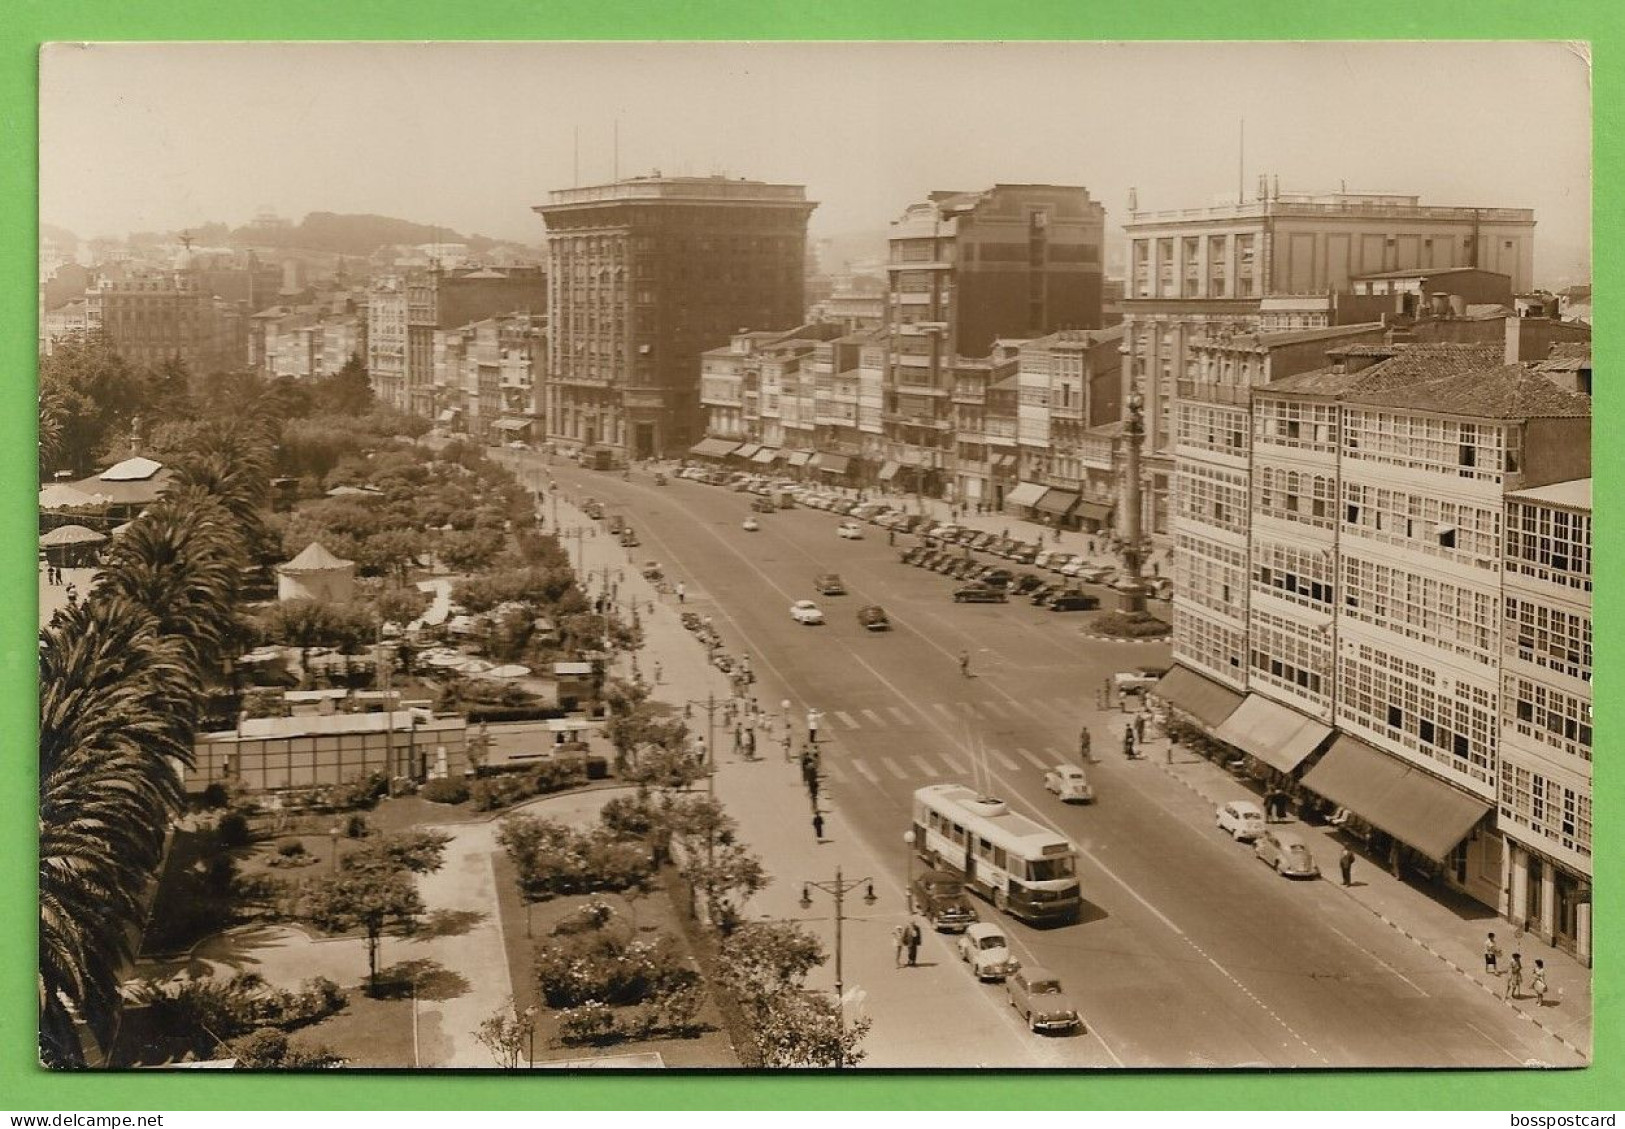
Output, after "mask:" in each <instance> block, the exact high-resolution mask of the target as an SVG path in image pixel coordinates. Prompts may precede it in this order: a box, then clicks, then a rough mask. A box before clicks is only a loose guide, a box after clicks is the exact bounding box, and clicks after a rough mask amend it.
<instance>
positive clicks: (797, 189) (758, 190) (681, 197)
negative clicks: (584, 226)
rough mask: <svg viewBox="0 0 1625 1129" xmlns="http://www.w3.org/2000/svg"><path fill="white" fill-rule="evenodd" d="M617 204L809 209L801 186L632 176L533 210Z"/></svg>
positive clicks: (553, 197)
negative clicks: (638, 202) (660, 202)
mask: <svg viewBox="0 0 1625 1129" xmlns="http://www.w3.org/2000/svg"><path fill="white" fill-rule="evenodd" d="M617 200H664V201H691V202H696V203H708V204H715V203H730V202H740V203H748V204H793V205H796V206H799V207H804V208H810V207H812V201H810V200H808V199H807V189H806V187H805V186H804V185H800V184H768V183H767V182H766V181H761V180H746V179H745V178H744V177H739V178H737V179H733V178H729V177H725V176H661V175H660V174H659V173H658V172H656V173H655V174H654V175H652V176H633V177H627V178H626V179H624V180H617V181H615V182H614V183H612V184H595V185H590V186H588V187H585V188H558V189H555V190H553V191H552V192H549V193H548V194H547V203H546V204H538V205H536V206H535V207H534V208H533V209H532V210H533V211H537V212H543V213H544V214H545V213H546V211H548V210H549V209H553V208H568V207H579V206H581V205H587V204H600V203H605V202H610V201H617Z"/></svg>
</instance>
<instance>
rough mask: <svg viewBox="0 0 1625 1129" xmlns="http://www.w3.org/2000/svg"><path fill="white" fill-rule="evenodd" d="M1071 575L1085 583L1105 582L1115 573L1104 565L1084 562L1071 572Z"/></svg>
mask: <svg viewBox="0 0 1625 1129" xmlns="http://www.w3.org/2000/svg"><path fill="white" fill-rule="evenodd" d="M1071 575H1072V576H1075V577H1077V578H1078V579H1079V580H1081V581H1083V582H1084V583H1085V584H1105V583H1107V582H1108V581H1110V580H1111V578H1112V577H1113V576H1114V575H1115V571H1114V570H1113V569H1110V568H1107V567H1106V566H1104V565H1087V564H1086V565H1084V566H1083V567H1082V568H1080V569H1078V570H1077V571H1076V572H1073V573H1072V574H1071Z"/></svg>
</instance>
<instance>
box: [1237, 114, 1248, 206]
mask: <svg viewBox="0 0 1625 1129" xmlns="http://www.w3.org/2000/svg"><path fill="white" fill-rule="evenodd" d="M1246 202H1247V119H1246V118H1242V119H1241V137H1240V139H1239V140H1238V141H1237V142H1236V203H1237V204H1245V203H1246Z"/></svg>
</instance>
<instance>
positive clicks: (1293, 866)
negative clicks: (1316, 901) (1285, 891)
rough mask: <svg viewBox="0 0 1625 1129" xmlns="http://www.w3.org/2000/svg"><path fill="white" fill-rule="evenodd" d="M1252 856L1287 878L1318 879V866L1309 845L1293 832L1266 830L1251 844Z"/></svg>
mask: <svg viewBox="0 0 1625 1129" xmlns="http://www.w3.org/2000/svg"><path fill="white" fill-rule="evenodd" d="M1253 856H1254V857H1255V858H1257V859H1259V860H1261V861H1263V862H1266V863H1268V864H1269V865H1270V866H1272V867H1274V868H1275V873H1277V874H1280V875H1283V876H1285V877H1288V878H1319V877H1320V866H1319V864H1317V863H1316V862H1315V856H1314V855H1313V854H1311V853H1310V852H1309V844H1308V843H1305V842H1304V841H1303V837H1302V836H1301V835H1298V834H1297V833H1296V832H1293V831H1276V830H1273V829H1268V830H1266V831H1265V832H1264V833H1263V834H1262V835H1260V836H1259V837H1258V839H1257V841H1256V842H1254V843H1253Z"/></svg>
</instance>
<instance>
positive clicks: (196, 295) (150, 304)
mask: <svg viewBox="0 0 1625 1129" xmlns="http://www.w3.org/2000/svg"><path fill="white" fill-rule="evenodd" d="M85 306H86V309H85V321H86V324H88V325H89V326H90V328H91V329H93V330H94V329H99V330H101V331H102V332H103V333H105V334H106V335H107V338H108V340H109V341H111V342H112V344H113V348H114V349H115V350H117V351H118V353H119V355H120V356H122V357H123V358H124V359H125V360H127V361H129V362H130V363H132V364H137V365H147V364H158V363H161V362H163V361H166V360H169V359H171V358H178V359H180V360H181V361H184V362H185V363H186V365H187V366H188V367H189V368H190V369H191V370H192V371H193V372H194V373H198V374H200V375H201V374H207V373H209V372H211V371H220V370H232V369H239V368H242V367H243V366H244V364H245V362H246V360H247V356H248V311H247V307H246V306H245V304H244V303H241V302H236V301H232V300H229V299H226V298H220V297H216V296H215V294H214V292H213V291H212V290H210V289H208V288H206V287H205V285H204V282H203V279H202V278H201V277H200V276H199V274H198V272H196V271H193V270H190V269H186V268H182V269H178V270H134V271H129V272H120V273H119V274H118V275H117V276H114V275H112V274H104V275H102V276H101V277H100V278H98V279H97V281H96V282H94V283H93V284H92V285H91V287H90V289H89V290H87V291H86V292H85Z"/></svg>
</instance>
